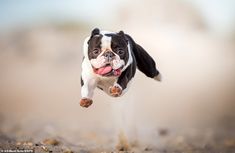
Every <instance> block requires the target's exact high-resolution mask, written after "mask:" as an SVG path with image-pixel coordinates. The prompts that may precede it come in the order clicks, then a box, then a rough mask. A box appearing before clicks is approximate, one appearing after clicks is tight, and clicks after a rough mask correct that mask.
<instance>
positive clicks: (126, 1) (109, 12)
mask: <svg viewBox="0 0 235 153" xmlns="http://www.w3.org/2000/svg"><path fill="white" fill-rule="evenodd" d="M159 1H160V0H159ZM159 1H157V2H159ZM171 1H172V2H173V1H174V2H175V1H178V2H180V3H188V4H190V5H189V6H190V7H192V8H194V9H195V10H196V11H197V12H198V14H200V16H201V17H202V19H203V20H204V22H205V24H206V25H207V27H209V28H210V29H212V31H215V32H225V33H231V32H230V31H235V0H167V2H169V5H171V3H170V2H171ZM163 2H164V0H163ZM146 3H147V1H144V0H112V1H111V0H99V1H94V0H70V1H65V0H61V1H57V0H50V1H48V0H40V1H36V0H21V1H17V0H2V1H0V28H4V29H5V28H8V29H9V28H10V27H18V26H21V25H32V24H34V25H35V24H40V23H43V24H44V23H48V22H65V21H68V22H82V23H87V24H91V25H102V26H103V25H109V26H110V25H111V24H112V23H115V22H114V21H116V20H117V19H118V15H119V13H120V11H121V10H120V8H129V7H130V8H132V7H133V5H134V7H137V8H136V10H135V11H138V12H139V11H141V10H143V9H145V10H148V8H147V6H145V7H143V5H144V4H146ZM138 7H139V8H138ZM169 11H170V10H169ZM146 17H147V16H146Z"/></svg>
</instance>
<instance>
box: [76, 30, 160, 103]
mask: <svg viewBox="0 0 235 153" xmlns="http://www.w3.org/2000/svg"><path fill="white" fill-rule="evenodd" d="M83 47H84V48H83V53H84V58H83V62H82V76H81V85H82V88H81V95H82V99H81V101H80V105H81V106H82V107H89V106H90V105H91V104H92V96H93V93H94V89H95V88H96V87H98V88H99V89H101V90H103V91H105V92H106V93H107V94H108V95H110V96H113V97H118V96H121V95H122V94H123V93H124V92H125V91H126V90H127V86H128V84H129V83H130V80H131V79H132V78H133V77H134V75H135V72H136V68H138V69H139V70H140V71H141V72H143V73H144V74H145V75H146V76H148V77H150V78H153V79H155V80H158V81H160V80H161V75H160V73H159V71H158V70H157V69H156V67H155V62H154V60H153V59H152V57H151V56H150V55H149V54H148V53H147V52H146V51H145V50H144V49H143V48H142V47H141V46H140V45H138V44H137V43H135V41H134V40H133V39H132V38H131V37H130V36H129V35H127V34H124V32H123V31H120V32H118V33H115V32H109V31H100V30H99V29H97V28H95V29H94V30H93V31H92V33H91V36H89V37H88V38H86V39H85V42H84V46H83Z"/></svg>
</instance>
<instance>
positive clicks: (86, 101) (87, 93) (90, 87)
mask: <svg viewBox="0 0 235 153" xmlns="http://www.w3.org/2000/svg"><path fill="white" fill-rule="evenodd" d="M81 79H82V78H81ZM81 82H82V89H81V95H82V99H81V100H80V106H82V107H86V108H87V107H89V106H90V105H91V104H92V103H93V101H92V97H93V93H94V90H95V87H96V84H97V83H96V80H95V79H94V78H90V79H86V80H83V79H82V80H81Z"/></svg>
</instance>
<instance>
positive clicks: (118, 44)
mask: <svg viewBox="0 0 235 153" xmlns="http://www.w3.org/2000/svg"><path fill="white" fill-rule="evenodd" d="M105 36H108V37H111V49H112V51H113V52H114V53H116V54H117V55H118V56H119V57H120V59H123V60H124V62H125V63H127V62H128V59H129V52H128V46H127V44H128V43H127V40H126V39H125V36H124V35H121V34H119V33H117V34H105Z"/></svg>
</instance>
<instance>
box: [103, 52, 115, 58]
mask: <svg viewBox="0 0 235 153" xmlns="http://www.w3.org/2000/svg"><path fill="white" fill-rule="evenodd" d="M114 56H115V55H114V53H113V52H111V51H106V52H105V53H104V57H105V58H107V59H108V60H111V59H113V57H114Z"/></svg>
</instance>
